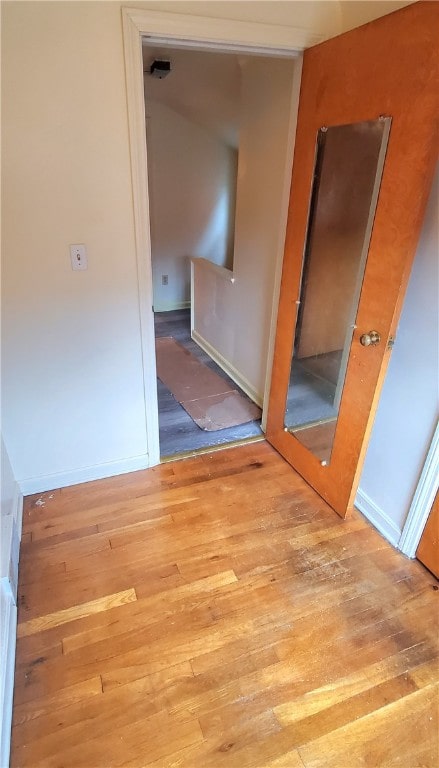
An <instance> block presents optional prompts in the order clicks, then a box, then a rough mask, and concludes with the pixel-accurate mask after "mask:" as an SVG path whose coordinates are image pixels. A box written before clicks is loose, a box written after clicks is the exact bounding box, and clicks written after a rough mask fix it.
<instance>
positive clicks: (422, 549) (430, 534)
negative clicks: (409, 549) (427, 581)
mask: <svg viewBox="0 0 439 768" xmlns="http://www.w3.org/2000/svg"><path fill="white" fill-rule="evenodd" d="M416 557H417V558H418V560H420V561H421V563H423V564H424V565H425V567H426V568H428V570H429V571H431V572H432V573H434V575H435V576H436V577H437V578H438V579H439V492H438V493H437V494H436V498H435V500H434V502H433V506H432V508H431V512H430V514H429V516H428V520H427V523H426V526H425V528H424V532H423V534H422V536H421V540H420V542H419V544H418V549H417V550H416Z"/></svg>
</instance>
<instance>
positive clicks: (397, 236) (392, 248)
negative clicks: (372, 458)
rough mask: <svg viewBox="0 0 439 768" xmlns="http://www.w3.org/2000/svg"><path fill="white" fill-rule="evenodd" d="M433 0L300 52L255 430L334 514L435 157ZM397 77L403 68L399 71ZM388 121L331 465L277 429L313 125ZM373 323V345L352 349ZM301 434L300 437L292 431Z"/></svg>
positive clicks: (344, 499) (357, 469) (379, 368)
mask: <svg viewBox="0 0 439 768" xmlns="http://www.w3.org/2000/svg"><path fill="white" fill-rule="evenodd" d="M438 29H439V3H438V2H417V3H413V4H412V5H410V6H407V7H406V8H403V9H401V10H399V11H397V12H395V13H391V14H388V15H386V16H383V17H381V18H379V19H377V20H375V21H373V22H371V23H369V24H366V25H364V26H362V27H358V28H357V29H353V30H351V31H350V32H347V33H345V34H343V35H340V36H339V37H336V38H333V39H331V40H327V41H326V42H324V43H322V44H321V45H317V46H314V47H313V48H310V49H308V50H306V51H305V54H304V61H303V70H302V84H301V96H300V104H299V114H298V124H297V134H296V143H295V157H294V164H293V175H292V184H291V196H290V210H289V214H288V223H287V232H286V240H285V253H284V264H283V272H282V282H281V291H280V301H279V311H278V321H277V334H276V344H275V352H274V362H273V373H272V385H271V393H270V401H269V409H268V422H267V437H268V439H269V440H270V442H271V443H272V444H273V445H274V446H275V447H276V448H277V449H278V450H279V451H280V452H281V453H282V455H283V456H284V457H285V458H286V459H287V460H288V461H289V462H290V463H291V464H292V465H293V466H294V468H295V469H296V470H297V471H298V472H300V473H301V474H302V476H303V477H304V478H305V479H306V480H307V481H308V482H309V483H310V484H311V485H312V486H313V487H314V488H315V489H316V490H317V491H318V492H319V493H320V494H321V495H322V496H323V497H324V498H325V499H326V501H327V502H328V503H329V504H330V505H331V506H332V507H333V508H334V509H335V510H336V511H337V512H338V513H339V514H340V515H341V516H345V514H346V512H347V511H348V510H350V509H351V507H352V505H353V501H354V498H355V493H356V488H357V485H358V481H359V478H360V473H361V468H362V462H363V459H364V456H365V451H366V448H367V441H368V438H369V434H370V431H371V428H372V424H373V419H374V415H375V411H376V407H377V404H378V399H379V394H380V389H381V386H382V383H383V381H384V376H385V372H386V368H387V365H388V360H389V351H388V349H387V340H388V338H389V337H390V336H391V335H393V336H394V335H395V333H396V327H397V323H398V317H399V313H400V309H401V306H402V302H403V298H404V292H405V288H406V285H407V282H408V277H409V273H410V268H411V264H412V261H413V258H414V255H415V251H416V246H417V242H418V238H419V234H420V230H421V226H422V221H423V216H424V212H425V208H426V203H427V199H428V194H429V191H430V188H431V182H432V178H433V173H434V169H435V165H436V162H437V156H438V120H439V49H438V46H437V38H438ZM401 73H404V76H402V74H401ZM380 115H386V116H391V117H392V125H391V131H390V138H389V143H388V148H387V155H386V160H385V164H384V171H383V176H382V182H381V187H380V192H379V198H378V205H377V209H376V215H375V220H374V226H373V231H372V237H371V241H370V247H369V253H368V259H367V265H366V271H365V276H364V281H363V285H362V291H361V296H360V303H359V308H358V312H357V317H356V321H355V324H356V326H355V330H354V334H353V342H352V346H351V352H350V356H349V361H348V368H347V374H346V380H345V386H344V390H343V398H342V401H341V407H340V412H339V418H338V422H337V428H336V431H335V438H334V445H333V451H332V454H331V461H330V464H329V465H328V466H321V464H320V461H319V459H317V458H316V457H315V456H313V455H312V453H311V452H310V451H309V450H308V449H307V448H306V447H305V446H304V445H302V444H301V443H300V442H299V440H297V439H296V438H295V437H294V436H293V435H291V434H290V433H288V432H285V431H284V409H285V403H286V400H287V390H288V382H289V375H290V365H291V356H292V349H293V340H294V333H295V325H296V320H297V304H296V300H297V299H299V298H300V280H301V272H302V256H303V252H304V244H305V239H306V230H307V221H308V208H309V198H310V191H311V186H312V179H313V173H314V159H315V142H316V137H317V132H318V130H319V128H320V127H321V126H332V125H345V124H347V123H357V122H362V121H367V120H375V119H377V118H378V117H379V116H380ZM372 328H374V329H377V330H378V331H379V332H380V334H381V337H382V340H383V342H382V344H380V345H378V346H377V347H373V348H372V347H363V346H362V345H361V344H360V343H359V339H360V336H361V335H362V334H363V333H365V332H369V331H370V329H372ZM302 437H303V433H302V434H301V439H302Z"/></svg>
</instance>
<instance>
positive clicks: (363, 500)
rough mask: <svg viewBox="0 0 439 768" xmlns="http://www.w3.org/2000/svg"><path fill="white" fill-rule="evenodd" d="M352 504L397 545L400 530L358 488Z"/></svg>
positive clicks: (391, 542) (388, 539) (386, 537)
mask: <svg viewBox="0 0 439 768" xmlns="http://www.w3.org/2000/svg"><path fill="white" fill-rule="evenodd" d="M354 506H355V507H356V508H357V509H358V510H359V511H360V512H361V513H362V514H363V515H364V516H365V517H366V518H367V519H368V520H369V522H370V523H372V525H373V526H374V527H375V528H376V529H377V530H378V531H379V532H380V533H381V534H382V535H383V536H384V538H385V539H387V541H389V542H390V544H392V545H393V546H394V547H396V546H397V544H398V541H399V537H400V536H401V531H400V530H399V528H398V526H397V525H395V523H394V522H393V520H391V519H390V517H388V515H386V513H385V512H383V510H382V509H380V508H379V507H378V506H377V504H375V502H374V501H372V499H371V498H370V497H369V496H368V495H367V493H365V492H364V491H362V490H361V488H359V489H358V491H357V495H356V498H355V503H354Z"/></svg>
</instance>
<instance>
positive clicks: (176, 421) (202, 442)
mask: <svg viewBox="0 0 439 768" xmlns="http://www.w3.org/2000/svg"><path fill="white" fill-rule="evenodd" d="M154 322H155V335H156V337H157V338H159V337H163V336H172V337H173V338H174V339H175V340H176V341H177V342H178V343H179V344H181V345H182V346H183V347H185V349H187V350H189V352H191V353H192V354H193V355H195V357H197V358H198V359H199V360H200V361H201V362H202V363H204V364H205V365H207V366H208V367H209V368H210V369H211V370H212V371H214V372H215V373H217V374H218V375H219V376H221V378H223V379H224V381H226V382H228V384H230V386H231V388H232V389H236V390H237V391H238V392H240V393H241V394H242V395H243V397H245V398H246V399H249V398H248V397H247V395H246V394H245V392H243V391H242V389H240V387H238V386H237V384H235V382H234V381H232V379H230V378H229V376H227V374H226V373H224V371H223V370H222V369H221V368H220V367H219V366H218V365H217V364H216V363H215V362H214V361H213V360H212V358H210V357H209V355H208V354H206V352H204V350H202V349H201V347H199V346H198V344H196V343H195V341H193V340H192V339H191V322H190V310H189V309H179V310H173V311H171V312H156V313H155V315H154ZM157 394H158V407H159V438H160V455H161V456H162V457H165V456H176V455H178V454H181V453H187V452H191V451H197V450H199V449H200V448H213V447H214V446H217V445H226V444H227V443H233V442H235V441H237V440H245V439H248V438H250V437H261V436H262V430H261V427H260V420H258V421H250V422H248V423H247V424H240V425H239V426H237V427H229V428H228V429H220V430H218V431H216V432H206V431H204V430H203V429H200V427H198V426H197V425H196V424H195V422H194V421H193V419H191V417H190V416H189V414H188V413H186V411H185V410H184V408H183V407H182V406H181V405H180V403H178V402H177V400H176V399H175V398H174V397H173V395H172V394H171V392H170V391H169V389H168V388H167V387H165V385H164V384H163V383H162V382H161V381H160V379H157Z"/></svg>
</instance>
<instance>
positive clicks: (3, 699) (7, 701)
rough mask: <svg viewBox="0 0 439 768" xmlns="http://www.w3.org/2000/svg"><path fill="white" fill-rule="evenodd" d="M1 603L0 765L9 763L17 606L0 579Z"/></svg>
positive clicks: (5, 584) (3, 579) (7, 585)
mask: <svg viewBox="0 0 439 768" xmlns="http://www.w3.org/2000/svg"><path fill="white" fill-rule="evenodd" d="M0 604H1V608H0V611H1V618H2V621H1V625H2V626H1V668H0V766H2V768H3V767H4V768H6V766H8V765H9V753H10V747H11V724H12V698H13V690H14V665H15V645H16V638H17V608H16V606H15V605H14V602H13V596H12V593H11V590H10V585H9V581H8V579H7V578H6V577H3V578H2V579H1V580H0Z"/></svg>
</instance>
